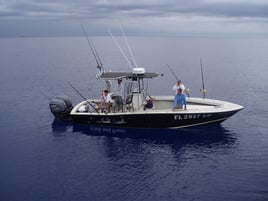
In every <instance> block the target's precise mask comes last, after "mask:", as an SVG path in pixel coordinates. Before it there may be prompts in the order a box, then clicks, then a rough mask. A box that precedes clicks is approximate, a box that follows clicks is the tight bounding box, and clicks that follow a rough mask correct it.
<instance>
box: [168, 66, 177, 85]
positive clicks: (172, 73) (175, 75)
mask: <svg viewBox="0 0 268 201" xmlns="http://www.w3.org/2000/svg"><path fill="white" fill-rule="evenodd" d="M167 67H168V69H169V70H170V72H171V73H172V74H173V75H174V77H175V78H176V80H177V81H178V80H179V78H178V77H177V75H176V74H175V73H174V71H173V70H172V69H171V67H170V66H169V65H168V64H167Z"/></svg>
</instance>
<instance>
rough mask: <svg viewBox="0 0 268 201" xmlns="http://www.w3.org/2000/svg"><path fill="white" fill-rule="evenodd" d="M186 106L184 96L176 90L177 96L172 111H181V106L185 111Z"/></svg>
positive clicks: (179, 89)
mask: <svg viewBox="0 0 268 201" xmlns="http://www.w3.org/2000/svg"><path fill="white" fill-rule="evenodd" d="M186 105H187V103H186V96H185V95H184V94H183V93H182V89H181V88H178V90H177V94H176V95H175V97H174V104H173V109H172V110H173V111H174V110H175V109H183V106H184V109H185V110H186Z"/></svg>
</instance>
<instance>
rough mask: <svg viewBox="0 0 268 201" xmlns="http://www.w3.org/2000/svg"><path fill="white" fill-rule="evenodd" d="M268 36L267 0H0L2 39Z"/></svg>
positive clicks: (0, 30) (0, 35) (0, 33)
mask: <svg viewBox="0 0 268 201" xmlns="http://www.w3.org/2000/svg"><path fill="white" fill-rule="evenodd" d="M81 24H82V25H83V26H84V27H86V30H87V32H88V34H89V35H107V33H108V31H107V30H108V29H111V30H113V32H114V30H120V26H122V27H123V28H124V30H125V32H127V34H128V35H146V36H190V35H197V36H200V35H201V36H206V35H216V36H217V35H241V36H242V35H264V36H266V35H267V36H268V0H0V37H10V36H11V37H12V36H65V35H66V36H72V35H74V36H75V35H82V31H81Z"/></svg>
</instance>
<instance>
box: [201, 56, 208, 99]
mask: <svg viewBox="0 0 268 201" xmlns="http://www.w3.org/2000/svg"><path fill="white" fill-rule="evenodd" d="M200 67H201V78H202V89H200V91H201V92H202V94H203V98H205V97H206V92H207V90H206V89H205V83H204V73H203V65H202V58H201V57H200Z"/></svg>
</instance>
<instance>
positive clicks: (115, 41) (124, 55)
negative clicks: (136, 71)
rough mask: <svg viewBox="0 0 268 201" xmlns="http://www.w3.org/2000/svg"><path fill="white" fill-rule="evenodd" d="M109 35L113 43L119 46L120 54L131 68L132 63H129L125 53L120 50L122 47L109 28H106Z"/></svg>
mask: <svg viewBox="0 0 268 201" xmlns="http://www.w3.org/2000/svg"><path fill="white" fill-rule="evenodd" d="M108 32H109V34H110V36H111V37H112V39H113V41H114V43H115V44H116V46H117V47H118V48H119V50H120V52H121V54H122V55H123V57H124V59H125V60H126V61H127V63H128V65H129V67H130V68H133V65H132V64H131V63H130V61H129V59H128V58H127V55H126V54H125V53H124V51H123V50H122V48H121V47H120V45H119V43H118V42H117V40H116V39H115V38H114V36H113V34H112V32H111V31H110V30H108Z"/></svg>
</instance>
